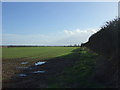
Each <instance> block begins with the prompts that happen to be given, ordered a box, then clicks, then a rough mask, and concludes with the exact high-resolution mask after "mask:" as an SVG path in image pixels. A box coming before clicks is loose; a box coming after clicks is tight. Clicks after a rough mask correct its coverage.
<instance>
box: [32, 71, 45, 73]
mask: <svg viewBox="0 0 120 90" xmlns="http://www.w3.org/2000/svg"><path fill="white" fill-rule="evenodd" d="M32 73H45V71H34V72H32Z"/></svg>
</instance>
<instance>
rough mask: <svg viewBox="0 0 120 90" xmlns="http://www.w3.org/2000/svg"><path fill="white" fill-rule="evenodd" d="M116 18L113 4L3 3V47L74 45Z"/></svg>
mask: <svg viewBox="0 0 120 90" xmlns="http://www.w3.org/2000/svg"><path fill="white" fill-rule="evenodd" d="M116 16H118V3H117V2H74V3H73V2H16V3H15V2H3V4H2V17H3V18H2V19H3V20H2V29H3V31H2V32H3V45H70V44H72V45H74V44H81V43H84V42H86V41H87V40H88V38H89V37H90V36H91V35H92V34H93V33H95V32H97V31H98V30H99V29H100V27H101V26H103V25H104V24H105V22H106V21H109V20H112V19H114V18H115V17H116Z"/></svg>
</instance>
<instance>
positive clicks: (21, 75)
mask: <svg viewBox="0 0 120 90" xmlns="http://www.w3.org/2000/svg"><path fill="white" fill-rule="evenodd" d="M18 76H20V77H25V76H27V74H19V75H18Z"/></svg>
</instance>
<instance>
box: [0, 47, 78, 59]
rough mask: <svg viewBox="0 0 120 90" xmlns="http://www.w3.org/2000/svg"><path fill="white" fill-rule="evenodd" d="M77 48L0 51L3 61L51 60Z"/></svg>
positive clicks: (4, 49)
mask: <svg viewBox="0 0 120 90" xmlns="http://www.w3.org/2000/svg"><path fill="white" fill-rule="evenodd" d="M76 48H78V47H67V48H66V47H10V48H3V49H2V54H3V55H2V56H3V59H13V58H26V57H27V58H38V57H39V58H41V59H44V58H45V59H46V58H52V57H57V56H61V55H65V54H69V53H71V51H72V50H74V49H76Z"/></svg>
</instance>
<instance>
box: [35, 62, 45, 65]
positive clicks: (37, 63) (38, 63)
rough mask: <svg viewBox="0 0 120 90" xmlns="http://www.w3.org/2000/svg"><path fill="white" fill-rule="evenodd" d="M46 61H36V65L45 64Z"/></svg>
mask: <svg viewBox="0 0 120 90" xmlns="http://www.w3.org/2000/svg"><path fill="white" fill-rule="evenodd" d="M45 63H46V62H44V61H39V62H36V63H35V66H38V65H42V64H45Z"/></svg>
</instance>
